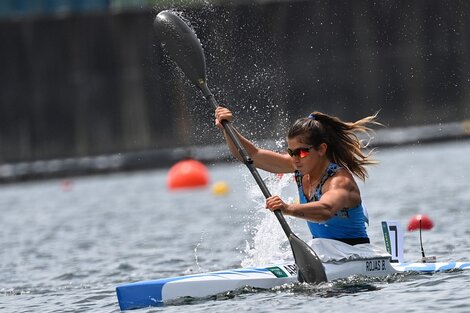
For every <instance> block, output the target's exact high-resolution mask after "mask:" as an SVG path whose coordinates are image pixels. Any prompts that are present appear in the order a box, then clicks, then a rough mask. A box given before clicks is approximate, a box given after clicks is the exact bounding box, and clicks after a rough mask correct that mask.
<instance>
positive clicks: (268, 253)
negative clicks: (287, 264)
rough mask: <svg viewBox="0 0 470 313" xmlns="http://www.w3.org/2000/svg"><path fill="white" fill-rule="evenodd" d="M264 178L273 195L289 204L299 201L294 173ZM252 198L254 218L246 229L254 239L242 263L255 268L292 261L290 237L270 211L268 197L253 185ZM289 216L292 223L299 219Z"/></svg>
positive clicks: (245, 252) (246, 247)
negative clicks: (294, 185)
mask: <svg viewBox="0 0 470 313" xmlns="http://www.w3.org/2000/svg"><path fill="white" fill-rule="evenodd" d="M264 181H265V183H266V186H267V187H268V189H269V190H271V193H272V194H273V195H280V196H281V197H282V198H283V200H284V201H285V202H287V203H292V202H294V201H295V200H296V197H295V188H292V187H293V175H292V174H285V175H282V176H281V175H273V174H269V175H268V176H266V178H265V179H264ZM252 187H253V186H252ZM249 197H250V198H251V199H253V202H254V204H255V205H254V208H253V209H252V212H250V220H249V222H248V223H247V224H246V225H245V232H247V233H248V234H249V237H251V239H249V240H247V241H246V245H245V248H244V250H243V252H242V253H243V256H244V258H243V260H242V262H241V265H242V266H243V267H252V266H261V265H266V264H271V263H276V262H283V261H287V260H292V259H293V256H292V252H291V250H290V246H289V242H288V240H287V237H286V235H285V234H284V232H283V231H282V228H281V226H280V225H279V222H278V220H277V219H276V217H275V216H274V214H273V213H271V211H269V210H266V205H265V200H264V196H263V194H262V193H261V191H260V190H259V188H250V189H249ZM286 218H287V220H288V222H289V224H291V225H292V224H295V222H296V220H295V219H292V218H289V217H286Z"/></svg>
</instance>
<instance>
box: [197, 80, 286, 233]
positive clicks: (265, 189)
mask: <svg viewBox="0 0 470 313" xmlns="http://www.w3.org/2000/svg"><path fill="white" fill-rule="evenodd" d="M197 85H198V84H197ZM198 87H199V88H200V89H201V91H202V93H203V94H204V97H205V98H206V99H207V101H209V103H210V104H211V105H212V106H213V107H214V109H216V108H217V107H218V106H219V105H218V104H217V101H216V100H215V98H214V96H213V95H212V93H211V92H210V90H209V88H208V87H207V84H205V83H204V84H201V85H198ZM222 126H223V127H224V129H225V132H226V133H227V134H228V136H229V137H230V139H231V140H232V141H233V143H234V145H235V147H236V148H237V151H238V153H239V154H240V155H241V157H242V159H243V163H244V164H245V165H246V167H248V169H249V170H250V172H251V175H252V176H253V178H254V179H255V181H256V183H257V184H258V186H259V188H260V189H261V192H262V193H263V195H264V197H265V198H266V199H267V198H269V197H271V193H270V192H269V189H268V187H266V184H265V183H264V181H263V179H262V178H261V176H260V174H259V172H258V170H257V169H256V167H255V166H254V165H253V160H252V159H251V157H250V156H249V155H248V153H247V152H246V150H245V148H243V145H242V144H241V142H240V140H239V139H238V136H237V134H236V133H235V131H234V130H233V127H232V125H231V124H230V122H229V121H227V120H223V121H222ZM274 214H275V215H276V217H277V219H278V220H279V223H280V224H281V227H282V229H283V230H284V232H285V233H286V235H287V236H289V235H291V234H293V233H292V230H291V228H290V226H289V224H287V221H286V219H285V218H284V215H283V214H282V212H281V210H279V209H278V210H275V211H274Z"/></svg>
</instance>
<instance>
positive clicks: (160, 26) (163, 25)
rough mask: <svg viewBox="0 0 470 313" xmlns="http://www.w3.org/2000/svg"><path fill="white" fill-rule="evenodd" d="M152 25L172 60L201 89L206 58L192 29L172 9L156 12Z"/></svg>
mask: <svg viewBox="0 0 470 313" xmlns="http://www.w3.org/2000/svg"><path fill="white" fill-rule="evenodd" d="M153 27H154V29H155V32H156V34H157V36H158V38H159V39H160V41H161V42H162V45H163V46H164V47H165V49H166V50H167V51H168V54H169V55H170V57H171V58H172V59H173V61H175V62H176V64H178V66H179V67H180V68H181V70H183V72H184V73H185V74H186V76H187V77H188V78H189V80H191V82H192V83H194V84H195V85H196V86H198V87H199V88H200V89H201V88H202V86H203V85H205V83H206V59H205V57H204V51H203V49H202V45H201V42H200V41H199V39H198V38H197V36H196V33H195V32H194V30H193V29H192V28H190V27H189V26H188V25H187V24H186V23H185V22H184V21H183V20H182V19H181V17H179V16H178V15H177V14H176V13H175V12H173V11H162V12H160V13H158V14H157V16H156V18H155V20H154V22H153Z"/></svg>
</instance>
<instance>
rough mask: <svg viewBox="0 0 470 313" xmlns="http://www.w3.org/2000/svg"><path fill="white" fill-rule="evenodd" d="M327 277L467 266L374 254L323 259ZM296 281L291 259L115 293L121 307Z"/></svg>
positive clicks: (126, 286)
mask: <svg viewBox="0 0 470 313" xmlns="http://www.w3.org/2000/svg"><path fill="white" fill-rule="evenodd" d="M324 267H325V272H326V274H327V277H328V281H331V280H335V279H339V278H346V277H350V276H352V275H363V276H369V277H383V276H387V275H391V274H395V273H404V272H417V273H436V272H444V271H451V270H465V269H470V262H438V263H392V262H390V258H376V259H365V260H360V261H359V260H356V261H347V262H344V263H338V264H334V263H324ZM295 282H298V279H297V267H296V265H295V263H286V264H272V265H268V266H264V267H253V268H239V269H232V270H225V271H216V272H210V273H202V274H195V275H187V276H179V277H172V278H163V279H157V280H150V281H142V282H135V283H128V284H123V285H120V286H118V287H117V288H116V294H117V297H118V301H119V306H120V308H121V310H130V309H138V308H144V307H150V306H162V305H164V304H165V303H167V302H169V301H171V300H176V299H178V298H181V297H192V298H202V297H207V296H211V295H216V294H220V293H223V292H228V291H233V290H237V289H240V288H243V287H246V286H249V287H253V288H262V289H271V288H274V287H277V286H281V285H284V284H290V283H295Z"/></svg>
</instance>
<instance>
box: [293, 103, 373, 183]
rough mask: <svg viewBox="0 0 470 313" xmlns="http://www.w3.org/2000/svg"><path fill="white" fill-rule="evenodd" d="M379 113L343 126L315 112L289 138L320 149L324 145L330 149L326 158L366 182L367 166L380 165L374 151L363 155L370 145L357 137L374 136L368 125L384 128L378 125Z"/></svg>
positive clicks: (299, 121)
mask: <svg viewBox="0 0 470 313" xmlns="http://www.w3.org/2000/svg"><path fill="white" fill-rule="evenodd" d="M376 118H377V113H376V114H375V115H372V116H368V117H365V118H363V119H360V120H359V121H357V122H354V123H351V122H344V121H342V120H340V119H339V118H337V117H334V116H329V115H327V114H324V113H321V112H317V111H315V112H312V114H310V116H309V117H303V118H299V119H298V120H297V121H295V122H294V124H293V125H292V126H291V128H290V129H289V133H288V135H287V138H289V139H292V138H294V137H297V136H299V137H300V140H301V141H302V142H304V143H306V144H310V145H312V146H313V147H314V148H315V149H318V148H319V146H320V145H321V144H322V143H326V144H327V146H328V148H327V152H326V155H327V157H328V159H329V160H330V161H331V162H334V163H336V164H338V165H339V166H341V167H345V168H347V169H348V170H349V171H351V173H353V174H354V175H356V176H357V177H359V178H360V179H361V180H363V181H365V180H366V178H367V169H366V168H365V166H366V165H370V164H376V163H378V162H377V161H376V160H374V159H373V158H372V156H371V154H372V152H373V150H372V151H370V152H369V153H364V152H363V148H366V147H367V145H368V143H369V142H368V141H367V142H366V141H364V140H360V139H359V138H358V137H357V135H356V133H364V134H366V135H368V137H369V138H371V136H370V134H371V133H372V132H373V131H372V129H370V128H369V127H368V126H367V124H376V125H381V124H380V123H378V122H376Z"/></svg>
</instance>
